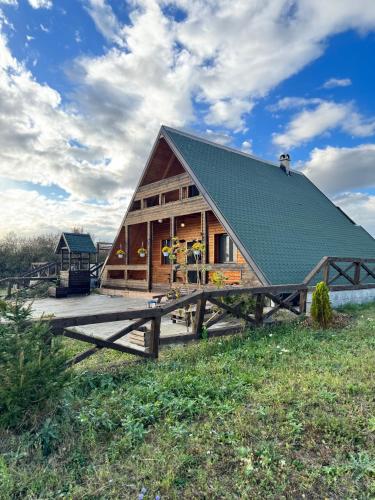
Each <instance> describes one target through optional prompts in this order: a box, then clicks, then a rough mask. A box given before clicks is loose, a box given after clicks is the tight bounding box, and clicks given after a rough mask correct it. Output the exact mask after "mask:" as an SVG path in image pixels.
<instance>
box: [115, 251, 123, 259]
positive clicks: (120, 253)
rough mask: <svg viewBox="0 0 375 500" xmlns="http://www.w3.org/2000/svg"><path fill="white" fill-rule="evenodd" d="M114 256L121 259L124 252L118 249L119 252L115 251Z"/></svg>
mask: <svg viewBox="0 0 375 500" xmlns="http://www.w3.org/2000/svg"><path fill="white" fill-rule="evenodd" d="M116 255H117V257H118V258H119V259H123V258H124V255H125V252H124V250H121V248H120V249H119V250H117V252H116Z"/></svg>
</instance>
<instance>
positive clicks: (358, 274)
mask: <svg viewBox="0 0 375 500" xmlns="http://www.w3.org/2000/svg"><path fill="white" fill-rule="evenodd" d="M361 264H362V263H361V261H360V260H359V261H357V262H356V263H355V264H354V265H355V268H354V284H355V285H359V284H360V282H361Z"/></svg>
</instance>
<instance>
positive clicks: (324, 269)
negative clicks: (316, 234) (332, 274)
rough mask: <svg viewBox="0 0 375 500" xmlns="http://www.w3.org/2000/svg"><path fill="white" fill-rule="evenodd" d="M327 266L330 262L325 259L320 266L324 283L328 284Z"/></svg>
mask: <svg viewBox="0 0 375 500" xmlns="http://www.w3.org/2000/svg"><path fill="white" fill-rule="evenodd" d="M329 266H330V262H329V261H328V260H327V261H326V262H325V263H324V265H323V267H322V273H323V281H324V283H326V284H328V282H329Z"/></svg>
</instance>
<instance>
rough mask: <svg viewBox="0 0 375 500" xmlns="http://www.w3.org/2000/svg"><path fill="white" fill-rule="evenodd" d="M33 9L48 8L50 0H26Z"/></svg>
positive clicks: (50, 5)
mask: <svg viewBox="0 0 375 500" xmlns="http://www.w3.org/2000/svg"><path fill="white" fill-rule="evenodd" d="M28 2H29V4H30V5H31V7H32V8H33V9H50V8H51V7H52V0H28Z"/></svg>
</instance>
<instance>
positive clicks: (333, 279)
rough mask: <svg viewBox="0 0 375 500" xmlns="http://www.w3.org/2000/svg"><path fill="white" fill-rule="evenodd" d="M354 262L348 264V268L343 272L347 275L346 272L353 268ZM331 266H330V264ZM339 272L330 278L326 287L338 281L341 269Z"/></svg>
mask: <svg viewBox="0 0 375 500" xmlns="http://www.w3.org/2000/svg"><path fill="white" fill-rule="evenodd" d="M354 264H355V263H354V262H352V263H351V264H349V266H347V267H346V269H344V271H343V272H345V273H347V272H348V271H350V269H351V268H352V267H353V266H354ZM331 265H332V264H331ZM339 269H340V271H339V272H338V273H337V274H336V275H335V276H334V277H333V278H332V279H330V280H329V281H328V285H331V284H332V283H334V282H335V281H336V280H338V279H339V278H340V276H342V275H343V274H342V272H341V268H339Z"/></svg>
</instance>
